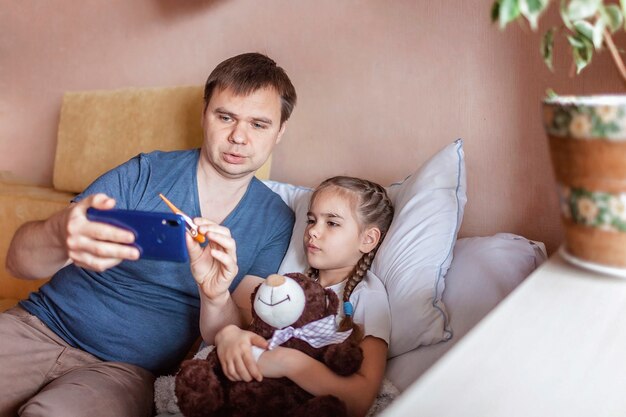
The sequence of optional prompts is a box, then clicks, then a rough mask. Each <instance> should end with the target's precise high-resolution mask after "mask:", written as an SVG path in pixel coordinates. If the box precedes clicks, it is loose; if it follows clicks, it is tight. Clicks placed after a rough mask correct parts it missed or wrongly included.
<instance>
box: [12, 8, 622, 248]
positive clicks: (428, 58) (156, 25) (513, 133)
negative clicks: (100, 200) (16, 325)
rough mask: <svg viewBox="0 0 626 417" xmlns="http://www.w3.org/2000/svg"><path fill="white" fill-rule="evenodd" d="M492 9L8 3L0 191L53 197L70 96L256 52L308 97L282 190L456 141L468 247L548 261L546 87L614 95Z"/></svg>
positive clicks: (415, 161) (394, 162)
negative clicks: (515, 238)
mask: <svg viewBox="0 0 626 417" xmlns="http://www.w3.org/2000/svg"><path fill="white" fill-rule="evenodd" d="M489 8H490V1H485V0H466V1H463V2H460V1H451V0H441V1H430V0H420V1H395V2H381V1H375V0H367V1H341V2H336V1H331V0H321V1H315V2H313V1H309V2H305V1H297V2H296V1H292V2H290V1H284V0H283V1H278V0H273V1H269V0H268V1H263V2H258V1H254V0H245V1H244V0H239V1H223V0H222V1H220V0H213V1H211V0H204V1H201V0H184V1H181V0H135V1H122V0H109V1H106V2H105V1H96V0H84V1H80V2H76V1H70V0H57V1H54V2H41V1H37V0H22V1H19V2H5V3H3V4H2V6H0V27H2V28H3V33H4V35H3V37H2V38H1V39H0V91H1V92H2V93H1V95H0V120H1V121H2V122H1V123H0V176H1V177H5V178H12V179H16V180H20V181H27V182H32V183H37V184H43V185H47V184H50V183H51V178H52V164H53V160H54V152H55V146H56V126H57V123H58V117H59V107H60V102H61V96H62V93H63V92H64V91H68V90H91V89H110V88H120V87H140V86H170V85H180V84H202V83H203V82H204V80H205V78H206V76H207V75H208V72H209V71H210V70H211V69H212V68H213V67H214V66H215V64H217V63H218V62H220V61H221V60H222V59H224V58H226V57H229V56H231V55H235V54H237V53H240V52H244V51H260V52H264V53H267V54H269V55H270V56H271V57H273V58H274V59H275V60H276V61H277V62H278V63H279V64H280V65H282V66H283V67H284V68H285V69H286V70H287V72H288V73H289V74H290V76H291V78H292V80H293V82H294V84H295V85H296V88H297V90H298V94H299V104H298V106H297V108H296V110H295V112H294V114H293V116H292V120H291V121H290V122H289V126H288V130H287V134H286V136H285V140H284V141H283V142H282V144H281V145H280V146H279V148H278V149H277V151H276V152H275V160H274V161H275V162H274V169H273V177H274V178H275V179H277V180H282V181H288V182H293V183H298V184H303V185H314V184H316V183H317V182H319V181H320V180H321V179H323V178H325V177H327V176H330V175H335V174H343V173H345V174H351V175H356V176H364V177H367V178H370V179H374V180H377V181H379V182H382V183H388V182H391V181H394V180H398V179H401V178H404V177H405V176H406V175H408V174H409V173H410V172H412V171H413V170H414V169H415V168H416V167H417V166H419V164H420V163H421V162H423V161H424V160H425V159H426V158H427V157H428V156H430V155H431V154H432V153H433V152H435V151H436V150H437V149H439V148H441V147H442V146H444V145H445V144H447V143H449V142H451V141H453V140H454V139H456V138H458V137H463V138H464V139H465V152H466V156H467V170H468V184H469V196H468V204H467V207H466V215H465V221H464V224H463V228H462V235H465V236H468V235H485V234H491V233H495V232H499V231H508V232H514V233H520V234H524V235H525V236H527V237H529V238H532V239H538V240H543V241H545V242H546V243H547V244H548V247H549V249H550V250H554V249H556V248H557V247H558V244H559V242H560V240H561V230H560V226H559V224H558V214H557V202H556V197H555V196H554V194H553V189H554V186H553V177H552V173H551V171H550V167H549V159H548V153H547V145H546V142H545V139H544V136H543V132H542V128H541V124H540V119H539V117H540V107H539V100H540V98H541V97H542V96H543V94H544V91H545V89H546V88H547V87H552V88H554V89H555V90H556V91H557V92H560V93H596V92H606V91H617V90H618V89H619V88H621V86H620V84H619V82H618V80H617V77H616V75H615V73H614V70H613V68H612V67H611V65H610V62H609V57H608V54H602V55H600V56H599V57H596V61H597V62H595V63H594V67H593V68H592V69H591V70H590V71H586V73H585V74H584V75H583V76H582V77H579V78H576V79H575V80H572V79H569V78H568V77H567V76H566V74H567V72H568V69H569V61H568V60H569V57H568V55H567V52H566V51H565V50H564V49H561V48H559V50H558V51H557V53H560V54H559V56H557V67H558V69H557V75H552V74H551V73H550V72H549V71H548V70H547V69H546V68H544V66H543V63H542V61H541V58H540V57H539V54H538V52H537V50H538V38H539V35H538V34H533V33H524V30H522V29H520V28H519V27H511V28H509V29H508V30H507V31H506V32H505V33H500V32H499V31H498V30H497V29H496V28H495V27H494V26H492V25H491V24H490V22H489V19H488V15H489ZM543 23H544V24H545V22H543ZM513 26H515V25H513ZM561 46H562V45H561Z"/></svg>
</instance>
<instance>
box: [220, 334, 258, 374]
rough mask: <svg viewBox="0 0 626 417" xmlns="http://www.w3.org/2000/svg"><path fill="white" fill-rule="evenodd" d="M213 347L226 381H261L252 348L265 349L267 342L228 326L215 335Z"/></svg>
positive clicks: (255, 335)
mask: <svg viewBox="0 0 626 417" xmlns="http://www.w3.org/2000/svg"><path fill="white" fill-rule="evenodd" d="M215 346H216V349H217V357H218V358H219V360H220V363H221V364H222V370H223V371H224V375H226V377H227V378H228V379H230V380H231V381H242V380H243V381H246V382H250V381H252V379H256V380H257V381H261V380H262V379H263V375H261V372H260V371H259V368H258V367H257V364H256V360H255V359H254V356H253V355H252V346H257V347H259V348H261V349H267V341H266V340H265V339H263V338H262V337H261V336H259V335H258V334H256V333H252V332H250V331H247V330H242V329H240V328H239V327H237V326H234V325H229V326H226V327H224V328H223V329H222V330H220V331H219V332H218V333H217V335H216V336H215Z"/></svg>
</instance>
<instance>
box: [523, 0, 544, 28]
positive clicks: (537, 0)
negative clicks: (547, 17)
mask: <svg viewBox="0 0 626 417" xmlns="http://www.w3.org/2000/svg"><path fill="white" fill-rule="evenodd" d="M548 4H549V0H519V10H520V13H521V14H522V15H523V16H524V17H525V18H526V20H528V23H530V27H531V28H532V30H537V22H538V20H539V16H540V15H541V13H543V11H544V10H545V9H546V7H548Z"/></svg>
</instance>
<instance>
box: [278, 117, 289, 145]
mask: <svg viewBox="0 0 626 417" xmlns="http://www.w3.org/2000/svg"><path fill="white" fill-rule="evenodd" d="M286 128H287V121H286V120H285V121H284V122H283V124H282V125H280V130H279V131H278V135H277V136H276V145H278V144H279V143H280V140H281V139H282V138H283V133H285V129H286Z"/></svg>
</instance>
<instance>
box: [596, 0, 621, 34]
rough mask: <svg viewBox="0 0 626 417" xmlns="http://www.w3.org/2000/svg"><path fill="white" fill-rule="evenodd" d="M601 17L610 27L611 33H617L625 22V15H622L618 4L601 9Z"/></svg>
mask: <svg viewBox="0 0 626 417" xmlns="http://www.w3.org/2000/svg"><path fill="white" fill-rule="evenodd" d="M622 1H624V0H622ZM600 17H601V18H602V20H604V23H606V25H607V26H608V27H609V29H610V31H611V33H615V32H616V31H617V30H618V29H619V28H620V27H621V26H622V23H623V22H624V15H623V14H622V11H621V10H620V8H619V6H617V5H616V4H610V5H608V6H606V7H602V8H600Z"/></svg>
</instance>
